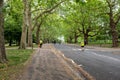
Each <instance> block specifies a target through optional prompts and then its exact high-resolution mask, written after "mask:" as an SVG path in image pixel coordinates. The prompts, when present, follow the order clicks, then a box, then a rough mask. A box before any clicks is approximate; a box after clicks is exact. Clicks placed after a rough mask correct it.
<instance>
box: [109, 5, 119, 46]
mask: <svg viewBox="0 0 120 80" xmlns="http://www.w3.org/2000/svg"><path fill="white" fill-rule="evenodd" d="M109 17H110V29H111V34H112V47H118V46H119V44H118V33H117V30H116V26H117V24H115V21H114V18H113V12H112V7H110V14H109Z"/></svg>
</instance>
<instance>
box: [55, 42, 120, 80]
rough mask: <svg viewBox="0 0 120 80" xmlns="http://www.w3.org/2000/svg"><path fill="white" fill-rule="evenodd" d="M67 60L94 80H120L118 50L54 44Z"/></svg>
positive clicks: (119, 53) (119, 51) (119, 55)
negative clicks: (82, 49) (83, 49)
mask: <svg viewBox="0 0 120 80" xmlns="http://www.w3.org/2000/svg"><path fill="white" fill-rule="evenodd" d="M54 46H55V48H57V49H58V50H60V51H61V52H62V53H64V55H65V56H66V57H68V58H71V59H72V60H73V61H75V63H77V64H78V65H79V66H81V67H83V69H85V70H86V71H87V72H88V73H89V74H91V75H92V76H93V77H95V78H96V80H120V50H119V49H118V50H112V49H106V50H104V49H96V48H95V49H94V48H86V49H85V51H81V48H80V47H79V46H75V45H65V44H55V45H54Z"/></svg>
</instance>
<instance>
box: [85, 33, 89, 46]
mask: <svg viewBox="0 0 120 80" xmlns="http://www.w3.org/2000/svg"><path fill="white" fill-rule="evenodd" d="M84 44H85V45H87V44H88V33H86V34H84Z"/></svg>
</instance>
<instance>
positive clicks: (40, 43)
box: [39, 40, 43, 48]
mask: <svg viewBox="0 0 120 80" xmlns="http://www.w3.org/2000/svg"><path fill="white" fill-rule="evenodd" d="M42 45H43V41H42V40H40V42H39V47H40V48H41V47H42Z"/></svg>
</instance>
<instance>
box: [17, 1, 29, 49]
mask: <svg viewBox="0 0 120 80" xmlns="http://www.w3.org/2000/svg"><path fill="white" fill-rule="evenodd" d="M23 4H24V12H23V25H22V35H21V41H20V47H19V48H20V49H26V37H27V27H28V24H29V21H28V0H23Z"/></svg>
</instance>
